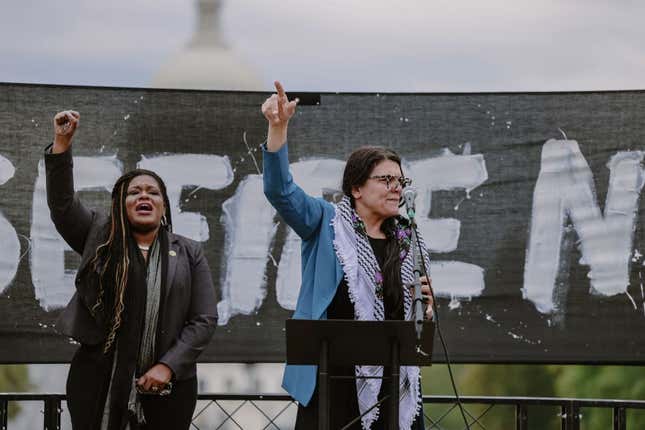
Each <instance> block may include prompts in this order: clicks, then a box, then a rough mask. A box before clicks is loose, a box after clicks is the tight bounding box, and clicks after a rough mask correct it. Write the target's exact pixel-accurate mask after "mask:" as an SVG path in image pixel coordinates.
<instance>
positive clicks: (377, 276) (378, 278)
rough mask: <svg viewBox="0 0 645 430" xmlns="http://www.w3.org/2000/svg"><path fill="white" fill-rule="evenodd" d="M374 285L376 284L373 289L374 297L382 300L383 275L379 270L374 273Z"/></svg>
mask: <svg viewBox="0 0 645 430" xmlns="http://www.w3.org/2000/svg"><path fill="white" fill-rule="evenodd" d="M374 283H375V284H376V288H374V293H375V294H376V297H378V298H379V299H380V300H383V274H382V273H381V271H380V270H377V271H376V272H374Z"/></svg>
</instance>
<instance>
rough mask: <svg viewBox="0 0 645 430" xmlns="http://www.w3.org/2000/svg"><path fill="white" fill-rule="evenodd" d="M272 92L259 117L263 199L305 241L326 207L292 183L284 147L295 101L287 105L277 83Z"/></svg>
mask: <svg viewBox="0 0 645 430" xmlns="http://www.w3.org/2000/svg"><path fill="white" fill-rule="evenodd" d="M275 88H276V90H277V93H276V94H273V95H272V96H271V97H269V98H268V99H266V101H265V102H264V103H263V104H262V113H263V114H264V117H265V118H266V119H267V122H268V123H269V131H268V135H267V145H266V151H265V152H264V173H263V179H264V195H265V196H266V197H267V199H268V200H269V202H270V203H271V204H272V205H273V207H274V208H276V210H277V211H278V213H279V214H280V216H282V218H283V219H284V221H285V222H286V223H287V224H289V226H290V227H291V228H292V229H293V230H294V231H295V232H296V233H297V234H298V236H300V237H301V238H302V239H307V238H308V237H310V236H311V234H312V233H314V232H315V231H316V230H317V229H318V228H319V226H320V222H321V220H322V214H323V205H324V204H328V203H325V202H324V201H323V200H321V199H315V198H313V197H311V196H309V195H308V194H307V193H305V192H304V191H303V190H302V188H300V187H299V186H298V185H296V183H295V182H293V177H292V176H291V173H290V172H289V154H288V152H287V145H286V143H287V128H288V125H289V120H290V119H291V117H292V116H293V114H294V113H295V111H296V105H297V103H298V100H297V99H296V100H294V101H291V102H290V101H289V100H288V99H287V95H286V94H285V92H284V88H283V87H282V85H281V84H280V82H277V81H276V82H275Z"/></svg>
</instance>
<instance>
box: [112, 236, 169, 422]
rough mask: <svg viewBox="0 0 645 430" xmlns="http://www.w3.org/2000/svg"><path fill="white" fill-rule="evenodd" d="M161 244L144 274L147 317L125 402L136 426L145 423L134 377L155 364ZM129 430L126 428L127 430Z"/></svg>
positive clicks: (152, 250) (153, 248) (152, 251)
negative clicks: (126, 401) (135, 368)
mask: <svg viewBox="0 0 645 430" xmlns="http://www.w3.org/2000/svg"><path fill="white" fill-rule="evenodd" d="M160 251H161V240H160V238H159V236H157V239H156V240H155V241H154V242H153V244H152V246H151V247H150V251H149V255H148V268H147V271H146V282H147V285H146V314H145V319H144V326H143V331H142V333H141V342H140V344H139V354H138V359H137V370H136V372H135V374H134V375H132V388H131V389H130V395H129V399H128V410H129V411H131V412H132V413H133V414H135V416H136V417H137V421H138V422H139V424H143V423H145V416H144V414H143V408H142V406H141V400H140V398H139V396H140V395H139V393H137V390H136V382H137V378H136V375H137V374H139V375H140V374H143V373H145V372H146V371H147V370H149V369H150V368H151V367H152V365H153V364H154V359H155V344H156V338H157V321H158V318H159V306H160V303H161V277H162V273H161V272H162V270H161V269H162V264H161V252H160ZM118 354H119V351H118V348H117V349H116V350H115V353H114V361H113V365H112V376H111V378H110V385H109V388H108V395H107V398H106V400H105V409H104V410H103V419H102V421H101V430H106V429H107V428H108V421H109V415H110V408H109V405H110V391H111V388H112V379H113V378H114V372H115V370H116V363H117V357H118ZM129 428H130V425H129V424H128V425H127V426H126V430H127V429H129Z"/></svg>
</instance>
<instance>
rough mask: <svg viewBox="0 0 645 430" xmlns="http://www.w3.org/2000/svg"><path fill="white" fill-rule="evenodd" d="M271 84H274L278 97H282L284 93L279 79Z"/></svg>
mask: <svg viewBox="0 0 645 430" xmlns="http://www.w3.org/2000/svg"><path fill="white" fill-rule="evenodd" d="M273 84H274V85H275V89H276V91H277V92H278V98H279V99H281V98H282V97H284V96H285V94H284V88H283V87H282V84H281V83H280V82H279V81H275V82H274V83H273Z"/></svg>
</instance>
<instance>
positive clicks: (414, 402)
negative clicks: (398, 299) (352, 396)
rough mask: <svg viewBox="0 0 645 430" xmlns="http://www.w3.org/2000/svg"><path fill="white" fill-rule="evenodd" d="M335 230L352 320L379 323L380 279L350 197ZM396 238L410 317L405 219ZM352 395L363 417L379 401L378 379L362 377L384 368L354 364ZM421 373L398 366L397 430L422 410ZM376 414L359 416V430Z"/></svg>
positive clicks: (406, 312) (381, 316)
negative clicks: (356, 395) (352, 312)
mask: <svg viewBox="0 0 645 430" xmlns="http://www.w3.org/2000/svg"><path fill="white" fill-rule="evenodd" d="M332 227H333V229H334V249H335V251H336V256H337V257H338V260H339V261H340V264H341V266H342V268H343V272H344V277H345V280H346V282H347V285H348V288H349V298H350V300H351V302H352V304H353V305H354V318H355V319H356V320H360V321H383V320H384V319H385V308H384V304H383V275H382V273H381V270H380V267H379V264H378V262H377V260H376V256H375V255H374V251H373V250H372V247H371V245H370V242H369V238H368V237H367V232H366V229H365V224H364V223H363V221H362V220H361V219H360V217H359V216H358V214H357V213H356V211H355V210H354V208H352V206H351V202H350V200H349V197H347V196H345V197H343V199H342V200H341V201H340V202H339V203H338V204H337V205H336V214H335V216H334V219H333V220H332ZM396 238H397V240H398V241H399V249H400V259H401V281H402V285H403V290H404V291H403V299H404V315H405V318H406V319H411V313H412V312H413V310H412V295H411V293H410V291H409V289H408V288H407V287H405V285H408V284H410V283H411V282H412V281H413V278H414V270H413V269H414V266H413V261H412V252H410V246H411V243H410V242H411V231H410V226H409V223H408V222H407V220H405V218H398V217H397V220H396ZM419 239H420V241H421V249H422V250H423V257H424V260H425V262H426V267H427V265H428V264H429V258H428V254H427V252H426V247H425V245H424V243H423V240H422V239H421V238H419ZM355 374H356V376H357V379H356V391H357V393H358V407H359V411H360V413H361V414H363V413H365V411H366V410H368V409H369V408H370V407H372V406H373V405H374V404H375V403H376V402H377V401H378V400H377V399H378V394H379V391H380V389H381V382H382V380H381V379H365V378H363V377H365V376H370V377H374V376H378V377H379V378H380V377H382V376H383V366H356V368H355ZM419 377H420V371H419V368H418V367H416V366H401V369H400V380H399V385H400V386H399V389H400V398H399V428H401V429H405V430H409V429H410V428H411V426H412V423H413V422H414V419H415V418H416V416H417V415H418V414H419V412H420V411H421V407H422V401H421V396H420V392H419ZM378 416H379V407H376V408H374V409H372V410H371V411H370V412H369V413H367V414H366V415H364V416H363V418H362V425H363V429H365V430H369V429H370V428H371V426H372V423H374V422H375V421H376V420H377V419H378Z"/></svg>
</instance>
